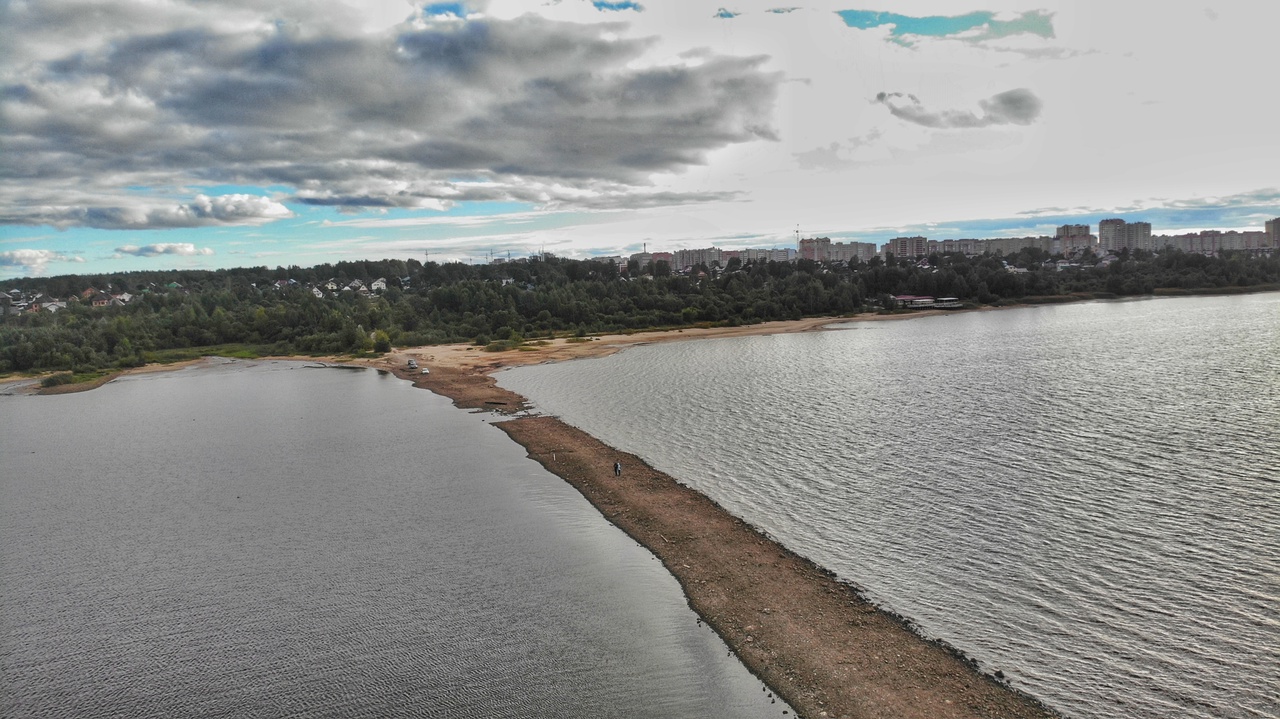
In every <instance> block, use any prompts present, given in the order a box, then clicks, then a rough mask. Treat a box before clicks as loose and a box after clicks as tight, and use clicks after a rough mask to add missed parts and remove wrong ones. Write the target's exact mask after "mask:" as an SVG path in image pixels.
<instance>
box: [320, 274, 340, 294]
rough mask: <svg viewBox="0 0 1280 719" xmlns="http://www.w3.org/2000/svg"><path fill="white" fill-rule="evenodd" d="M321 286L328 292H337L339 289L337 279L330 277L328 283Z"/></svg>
mask: <svg viewBox="0 0 1280 719" xmlns="http://www.w3.org/2000/svg"><path fill="white" fill-rule="evenodd" d="M321 286H322V287H324V288H325V289H326V290H329V291H330V292H337V291H338V287H339V285H338V278H336V277H331V278H329V281H328V282H326V283H324V284H323V285H321Z"/></svg>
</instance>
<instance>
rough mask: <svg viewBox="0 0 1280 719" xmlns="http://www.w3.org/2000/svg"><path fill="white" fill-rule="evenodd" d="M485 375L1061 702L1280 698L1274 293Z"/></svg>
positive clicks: (1278, 390)
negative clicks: (692, 489)
mask: <svg viewBox="0 0 1280 719" xmlns="http://www.w3.org/2000/svg"><path fill="white" fill-rule="evenodd" d="M498 377H499V384H500V385H501V386H503V387H506V388H508V389H511V390H514V391H516V392H519V393H521V394H523V395H525V396H526V397H528V398H530V399H531V400H533V402H534V403H535V405H536V406H537V407H538V409H539V410H540V411H543V412H546V413H550V414H554V415H557V416H559V417H561V418H562V419H564V420H565V421H566V422H568V423H570V424H573V425H575V426H577V427H580V428H582V429H584V430H586V431H587V432H589V433H591V434H593V435H595V436H596V437H598V438H600V439H601V440H603V441H604V442H606V443H608V444H611V445H613V446H616V447H618V448H620V449H623V450H626V451H630V452H633V453H635V454H637V455H640V456H641V457H643V458H644V459H645V460H646V461H648V462H649V463H651V464H652V465H653V466H654V467H656V468H658V469H660V470H663V471H665V472H668V473H669V474H671V475H673V476H675V477H676V478H677V479H678V480H680V481H682V482H684V483H686V484H688V485H690V486H692V487H695V488H697V489H699V490H700V491H702V492H704V493H705V494H707V495H708V496H710V497H711V498H712V499H714V500H716V501H717V502H719V503H720V504H721V505H723V506H724V507H725V508H726V509H728V510H729V511H730V512H732V513H734V514H736V515H738V516H740V517H742V518H744V519H746V520H747V521H749V522H751V523H752V524H754V525H755V526H757V527H758V528H760V529H762V530H763V531H765V532H766V533H768V534H769V535H771V536H772V537H774V538H776V539H778V540H779V541H781V542H782V543H783V544H785V545H787V546H788V547H789V548H791V549H793V550H795V551H797V552H798V553H800V554H803V555H805V556H807V557H809V558H810V559H813V560H814V561H816V562H817V563H818V564H821V565H823V566H825V567H827V568H829V569H831V570H833V571H835V572H836V573H837V575H838V576H839V577H840V578H841V579H842V580H844V581H847V582H849V583H852V584H854V585H856V586H858V587H859V588H861V589H862V590H863V591H864V592H865V593H866V594H867V595H868V597H869V598H871V599H872V600H873V601H875V602H877V603H878V604H880V605H881V606H884V607H886V608H888V609H890V610H892V611H894V612H897V613H899V614H901V615H902V616H904V617H906V618H908V619H909V620H910V621H911V622H913V623H914V625H915V626H916V627H917V628H918V631H919V632H920V633H922V634H924V635H925V636H928V637H933V638H939V639H942V640H944V641H946V642H948V643H950V644H952V645H954V646H956V647H957V648H959V649H961V650H962V651H964V652H965V653H966V654H968V655H969V656H971V657H973V658H975V659H976V660H978V661H979V662H980V666H981V668H982V669H983V670H985V671H987V672H995V671H997V670H999V671H1001V672H1003V673H1004V675H1005V676H1007V677H1008V678H1009V681H1010V683H1011V684H1012V685H1013V686H1014V687H1017V688H1019V689H1021V690H1023V691H1026V692H1028V693H1030V694H1032V695H1033V696H1036V697H1037V698H1039V699H1041V700H1042V701H1044V702H1045V703H1046V704H1048V705H1049V706H1051V707H1053V708H1055V709H1057V710H1058V711H1060V712H1063V713H1064V714H1066V715H1067V716H1071V717H1081V718H1083V717H1097V718H1100V719H1101V718H1103V717H1115V716H1126V717H1150V718H1152V719H1155V718H1165V717H1275V716H1278V715H1280V683H1277V682H1276V680H1275V670H1276V667H1277V666H1280V612H1278V611H1277V607H1280V496H1278V495H1280V447H1278V446H1277V438H1278V437H1280V294H1277V293H1266V294H1256V295H1245V296H1231V297H1193V298H1167V299H1143V300H1135V301H1116V302H1089V303H1080V304H1069V305H1054V306H1040V307H1029V308H1018V309H1010V310H1002V311H991V312H972V313H961V314H956V315H950V316H933V317H924V318H916V319H910V320H904V321H877V322H859V323H847V324H844V325H841V326H839V327H838V328H836V329H833V330H832V331H825V332H817V333H808V334H798V335H775V336H763V337H748V338H734V339H722V340H706V341H699V342H677V343H667V344H660V345H649V346H640V347H635V348H631V349H628V350H626V351H625V352H622V353H619V354H617V355H613V356H610V357H606V358H601V359H592V360H583V361H578V362H569V363H563V364H554V365H544V366H537V367H523V368H516V369H512V370H508V371H505V372H502V373H501V374H499V375H498Z"/></svg>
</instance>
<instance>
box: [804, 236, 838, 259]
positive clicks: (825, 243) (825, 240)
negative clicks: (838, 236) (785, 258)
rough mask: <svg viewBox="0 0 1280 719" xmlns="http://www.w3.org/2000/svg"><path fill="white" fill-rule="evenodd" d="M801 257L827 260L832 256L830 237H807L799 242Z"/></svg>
mask: <svg viewBox="0 0 1280 719" xmlns="http://www.w3.org/2000/svg"><path fill="white" fill-rule="evenodd" d="M799 245H800V246H799V247H798V248H797V249H798V250H799V257H800V259H802V260H813V261H814V262H826V261H827V260H828V259H829V258H830V257H831V238H830V237H807V238H804V239H802V240H800V242H799Z"/></svg>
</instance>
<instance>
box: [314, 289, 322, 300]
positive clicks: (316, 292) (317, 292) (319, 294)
mask: <svg viewBox="0 0 1280 719" xmlns="http://www.w3.org/2000/svg"><path fill="white" fill-rule="evenodd" d="M311 294H313V295H315V296H316V299H318V300H322V299H324V290H322V289H320V288H319V287H312V288H311Z"/></svg>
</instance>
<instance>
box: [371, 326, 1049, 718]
mask: <svg viewBox="0 0 1280 719" xmlns="http://www.w3.org/2000/svg"><path fill="white" fill-rule="evenodd" d="M917 316H918V315H917ZM839 321H841V320H838V319H835V320H833V319H824V320H801V321H798V322H784V323H769V324H767V325H756V326H753V327H741V328H722V329H712V330H685V331H684V332H678V331H675V332H663V333H645V334H637V335H627V336H610V337H603V338H600V339H599V340H596V341H592V342H582V343H565V342H564V341H563V340H557V341H556V342H554V343H551V344H548V345H545V346H541V347H537V348H535V349H534V350H532V351H528V352H519V351H508V352H501V353H488V352H483V351H479V350H477V349H475V348H469V347H466V346H462V345H453V346H447V347H424V348H419V349H415V350H411V351H408V352H403V353H397V355H395V356H393V357H391V358H389V359H387V360H383V361H381V362H379V363H377V365H378V366H381V367H383V368H387V369H391V370H392V371H394V372H395V373H396V374H397V375H399V376H401V377H403V378H404V379H407V380H411V381H413V382H414V383H415V385H416V386H419V387H425V388H427V389H430V390H431V391H433V392H436V393H438V394H442V395H444V396H446V397H449V398H450V399H452V400H453V401H454V403H455V404H456V405H457V406H459V407H464V408H483V409H489V410H496V411H499V412H503V413H507V414H513V413H516V412H518V411H519V410H520V409H522V408H524V407H525V406H526V404H525V399H524V398H523V397H521V396H519V395H517V394H515V393H512V392H509V391H507V390H504V389H502V388H500V387H498V386H497V384H496V382H495V380H494V378H493V377H492V376H491V375H492V372H493V371H495V370H497V369H501V368H503V367H508V366H514V365H522V364H529V363H536V362H548V361H558V360H564V359H572V358H575V357H590V356H600V355H603V354H608V353H611V352H616V351H618V350H619V349H621V348H623V347H625V346H626V345H630V344H641V343H647V342H661V341H673V340H678V339H693V338H697V337H724V336H740V335H747V334H769V333H777V332H806V331H814V330H818V329H821V328H823V327H824V326H825V325H827V324H831V323H832V322H839ZM409 357H414V358H416V359H417V360H418V361H419V362H421V363H423V364H425V365H426V366H427V368H428V369H429V370H430V374H428V375H422V374H421V373H420V371H418V370H408V369H406V368H405V364H406V362H407V359H408V358H409ZM498 426H499V427H501V428H502V429H503V431H505V432H506V433H507V434H508V435H510V436H511V438H512V439H514V440H515V441H516V442H518V443H520V444H521V445H523V446H524V447H525V448H526V449H527V450H528V452H529V456H530V457H532V458H533V459H535V460H536V461H538V462H539V463H541V464H542V465H543V466H544V467H546V468H547V469H548V470H549V471H551V472H553V473H554V474H556V475H559V476H560V477H563V478H564V479H565V480H566V481H568V482H569V483H570V484H572V485H573V486H574V487H576V488H577V489H578V490H579V491H580V492H582V494H583V496H585V497H586V498H587V500H588V501H590V502H591V503H592V504H593V505H594V506H595V507H596V508H597V509H599V510H600V512H601V513H602V514H603V515H604V516H605V517H606V518H608V519H609V521H611V522H613V523H614V524H615V525H617V526H618V527H619V528H620V529H622V530H623V531H624V532H626V533H627V534H628V535H630V536H631V537H633V538H635V539H636V541H638V542H640V543H641V544H642V545H644V546H645V547H647V548H648V549H649V550H650V551H651V552H653V553H654V555H656V556H657V557H658V558H659V559H660V560H661V561H662V562H663V564H664V565H666V567H667V569H668V570H669V571H670V572H671V573H672V575H674V576H675V577H676V579H677V580H678V581H679V582H680V584H681V586H682V587H683V588H684V592H685V594H686V596H687V597H688V599H689V604H690V606H691V607H692V608H693V609H694V610H695V611H696V612H697V613H698V614H699V615H700V616H701V617H702V620H703V621H706V622H707V623H708V624H709V625H710V626H711V627H712V628H713V629H714V630H715V631H716V632H717V633H719V634H720V636H722V637H723V638H724V640H725V642H726V643H727V644H728V645H729V646H730V647H731V648H732V649H733V651H734V652H736V653H737V654H738V656H739V657H740V658H741V659H742V661H743V663H744V664H746V665H747V667H749V668H750V669H751V670H752V671H753V672H755V673H756V675H757V676H759V677H761V678H762V679H763V680H764V681H765V683H767V684H768V685H769V686H770V687H772V688H773V690H774V691H775V692H777V694H778V695H779V696H780V697H782V698H783V699H785V700H786V701H787V702H788V703H790V704H791V705H792V706H793V707H795V709H796V710H797V711H798V712H800V714H801V715H802V716H805V717H810V718H819V717H850V718H854V717H866V718H868V719H871V718H875V719H884V718H887V717H919V718H921V719H923V718H925V717H929V718H934V717H938V718H950V717H1051V716H1054V715H1053V713H1052V712H1050V711H1048V710H1047V709H1045V708H1044V707H1042V706H1040V705H1039V704H1037V703H1036V702H1035V701H1034V700H1032V699H1029V698H1028V697H1026V696H1024V695H1021V694H1019V693H1017V692H1015V691H1013V690H1012V689H1010V688H1009V687H1007V686H1004V685H1003V684H1001V683H999V682H998V681H996V680H995V679H993V678H991V677H989V676H986V675H983V674H981V673H980V672H978V671H977V670H976V669H975V668H974V667H973V666H972V665H971V664H970V663H968V662H966V661H965V660H964V659H962V658H961V657H959V656H957V655H956V654H955V653H953V652H951V651H949V650H948V649H947V648H945V647H941V646H938V645H936V644H934V643H931V642H929V641H926V640H924V639H921V638H920V637H919V636H917V635H915V634H913V633H912V632H911V631H910V630H909V629H907V628H906V627H905V626H904V625H903V624H902V622H900V621H899V620H898V619H896V618H895V617H893V616H891V615H890V614H888V613H886V612H884V611H881V610H879V609H877V608H876V607H874V606H873V605H871V604H870V603H868V602H866V601H865V600H863V599H862V598H861V597H860V596H859V595H858V594H857V592H856V591H855V590H854V589H853V588H851V587H849V586H848V585H846V584H842V583H840V582H837V581H835V580H834V579H833V578H832V576H831V575H830V573H828V572H826V571H825V570H823V569H822V568H820V567H818V566H816V565H815V564H813V563H812V562H810V561H808V560H806V559H804V558H802V557H799V556H797V555H795V554H794V553H792V552H790V551H788V550H787V549H786V548H785V547H782V546H781V545H779V544H777V543H776V542H774V541H772V540H770V539H769V538H768V537H765V536H763V535H762V534H760V533H759V532H757V531H756V530H755V529H754V528H753V527H751V526H750V525H748V524H746V523H745V522H743V521H742V520H740V519H738V518H736V517H734V516H732V515H730V514H729V513H728V512H726V511H725V510H724V509H722V508H721V507H720V506H718V505H717V504H715V503H714V502H712V501H711V500H710V499H708V498H706V497H705V496H703V495H702V494H700V493H698V492H696V491H694V490H692V489H690V488H688V487H686V486H684V485H681V484H680V483H678V482H676V481H675V480H674V479H673V478H672V477H670V476H669V475H666V474H663V473H662V472H658V471H657V470H654V469H653V468H651V467H649V466H647V465H646V464H644V462H642V461H641V460H640V459H639V458H638V457H635V456H633V455H630V454H627V453H625V452H620V451H618V450H616V449H614V448H612V447H609V446H607V445H605V444H603V443H602V442H600V441H599V440H597V439H595V438H594V437H592V436H590V435H588V434H586V433H585V432H582V431H581V430H578V429H576V428H574V427H571V426H569V425H567V424H565V423H564V422H561V421H560V420H559V419H556V418H554V417H518V418H514V419H510V420H507V421H504V422H501V423H499V424H498ZM615 461H621V462H622V464H623V466H624V468H625V470H624V472H623V474H622V476H621V477H615V476H614V474H613V464H614V462H615Z"/></svg>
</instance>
